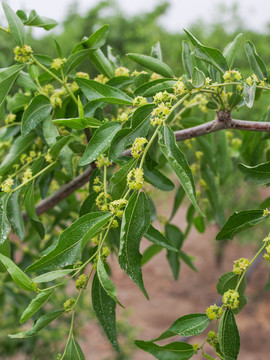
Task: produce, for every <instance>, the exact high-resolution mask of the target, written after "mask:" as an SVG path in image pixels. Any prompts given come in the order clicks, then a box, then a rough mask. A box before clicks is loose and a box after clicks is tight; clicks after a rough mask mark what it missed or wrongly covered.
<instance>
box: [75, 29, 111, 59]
mask: <svg viewBox="0 0 270 360" xmlns="http://www.w3.org/2000/svg"><path fill="white" fill-rule="evenodd" d="M108 33H109V25H103V26H102V27H101V28H99V29H98V30H97V31H96V32H94V34H92V35H91V36H89V38H87V39H85V40H83V41H81V42H80V43H79V44H77V45H76V46H75V47H74V49H73V50H72V53H73V54H74V53H76V52H78V51H80V50H83V49H99V48H100V47H101V46H103V45H105V43H106V39H107V36H108Z"/></svg>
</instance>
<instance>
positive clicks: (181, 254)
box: [179, 250, 198, 272]
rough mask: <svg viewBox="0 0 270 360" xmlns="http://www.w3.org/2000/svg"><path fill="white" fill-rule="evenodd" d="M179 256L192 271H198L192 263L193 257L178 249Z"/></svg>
mask: <svg viewBox="0 0 270 360" xmlns="http://www.w3.org/2000/svg"><path fill="white" fill-rule="evenodd" d="M179 258H180V259H181V260H183V261H184V262H185V263H186V264H187V266H189V267H190V268H191V269H192V270H193V271H196V272H198V269H197V268H196V266H195V265H194V264H193V260H194V258H193V257H192V256H190V255H188V254H186V253H185V252H184V251H182V250H179Z"/></svg>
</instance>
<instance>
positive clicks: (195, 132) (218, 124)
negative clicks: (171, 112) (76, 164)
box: [23, 111, 270, 219]
mask: <svg viewBox="0 0 270 360" xmlns="http://www.w3.org/2000/svg"><path fill="white" fill-rule="evenodd" d="M223 129H232V130H247V131H266V132H270V122H263V121H246V120H237V119H232V118H231V116H230V113H229V112H226V111H219V112H217V119H215V120H212V121H209V122H207V123H205V124H201V125H198V126H194V127H192V128H189V129H184V130H179V131H176V132H175V133H174V134H175V139H176V141H183V140H187V139H191V138H194V137H198V136H202V135H206V134H210V133H211V132H214V131H219V130H223ZM130 155H131V149H127V150H125V151H124V152H123V153H122V156H130ZM93 170H94V165H93V164H91V165H90V167H89V168H88V169H87V170H85V172H83V173H82V174H81V175H79V176H77V177H76V178H75V179H73V180H72V181H70V182H69V183H67V184H65V185H63V186H62V187H61V188H60V189H59V190H58V191H57V192H56V193H55V194H53V195H51V196H50V197H49V198H47V199H44V200H42V201H41V202H40V203H39V204H38V205H37V206H36V212H37V214H38V215H40V214H43V213H44V212H46V211H48V210H50V209H51V208H52V207H54V206H55V205H57V204H58V203H59V202H60V201H62V200H63V199H65V198H67V197H68V196H69V195H71V194H72V193H73V192H74V191H76V190H77V189H79V188H80V187H82V186H83V185H84V184H86V183H87V181H88V179H89V176H90V175H91V174H92V172H93ZM23 215H24V219H26V214H25V213H24V214H23Z"/></svg>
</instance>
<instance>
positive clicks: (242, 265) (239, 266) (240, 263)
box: [233, 258, 249, 275]
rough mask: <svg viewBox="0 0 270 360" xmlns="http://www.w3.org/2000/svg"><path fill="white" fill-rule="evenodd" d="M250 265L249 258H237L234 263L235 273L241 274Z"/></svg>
mask: <svg viewBox="0 0 270 360" xmlns="http://www.w3.org/2000/svg"><path fill="white" fill-rule="evenodd" d="M248 267H249V261H248V259H245V258H241V259H238V260H235V261H234V265H233V273H234V274H237V275H240V274H242V272H243V271H244V270H245V269H246V268H248Z"/></svg>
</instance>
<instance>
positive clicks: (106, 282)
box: [97, 257, 124, 307]
mask: <svg viewBox="0 0 270 360" xmlns="http://www.w3.org/2000/svg"><path fill="white" fill-rule="evenodd" d="M97 276H98V279H99V282H100V284H101V286H102V287H103V289H104V290H105V291H106V293H107V294H108V295H109V296H110V297H111V298H112V299H113V300H114V301H115V302H116V303H118V304H119V305H120V306H122V307H124V306H123V305H122V304H121V303H120V302H119V301H118V299H117V290H116V287H115V285H114V283H113V282H112V280H111V279H110V278H109V277H108V274H107V272H106V269H105V267H104V265H103V262H102V260H101V259H100V257H99V259H98V262H97Z"/></svg>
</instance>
